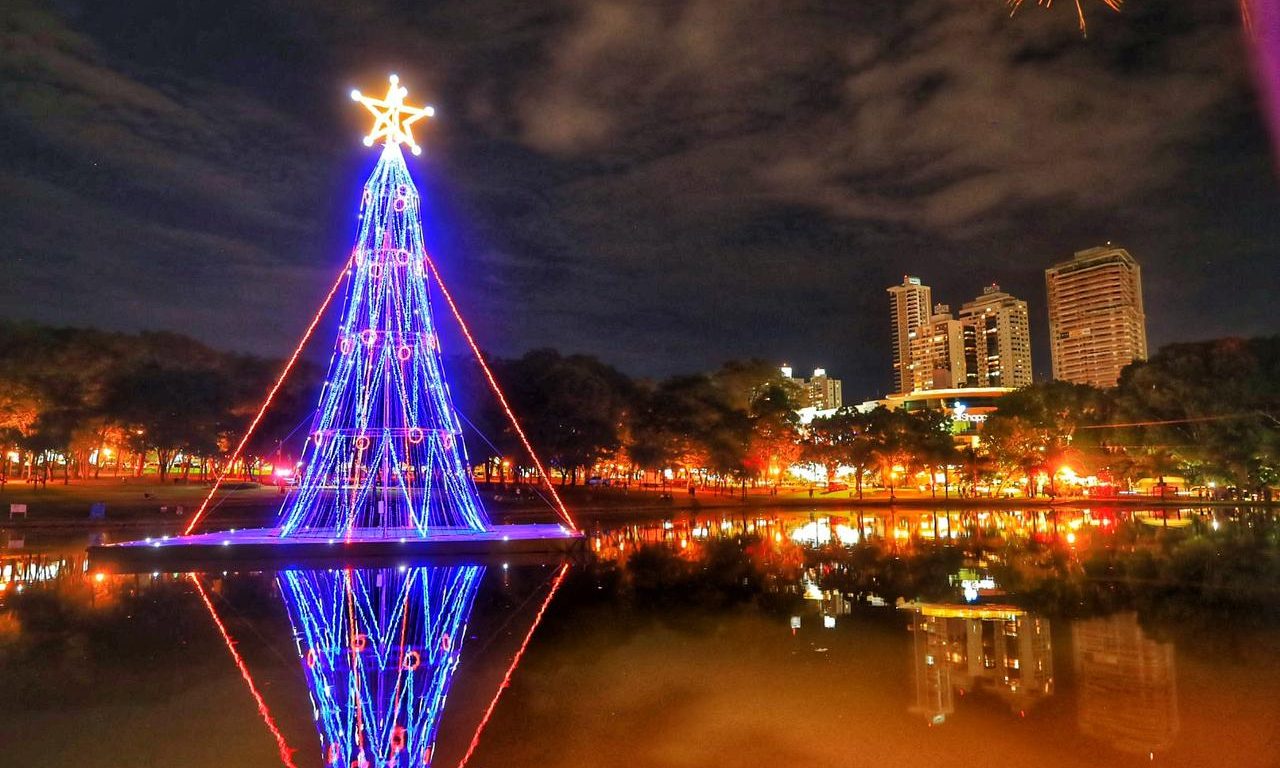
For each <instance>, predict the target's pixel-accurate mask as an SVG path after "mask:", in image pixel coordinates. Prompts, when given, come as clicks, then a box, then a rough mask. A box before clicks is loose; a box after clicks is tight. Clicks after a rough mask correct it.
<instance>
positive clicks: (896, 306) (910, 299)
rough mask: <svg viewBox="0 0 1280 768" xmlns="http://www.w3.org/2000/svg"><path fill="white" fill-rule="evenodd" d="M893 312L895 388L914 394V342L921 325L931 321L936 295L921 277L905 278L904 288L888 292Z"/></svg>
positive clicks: (898, 287)
mask: <svg viewBox="0 0 1280 768" xmlns="http://www.w3.org/2000/svg"><path fill="white" fill-rule="evenodd" d="M888 291H889V309H890V312H891V319H892V325H893V386H894V387H895V389H894V391H895V392H900V393H901V392H910V391H911V390H912V388H913V386H914V381H913V376H912V373H911V342H912V340H913V339H915V337H916V331H917V330H918V329H919V328H920V326H922V325H924V324H925V323H927V322H929V310H930V308H931V307H932V306H933V292H932V291H931V290H930V288H929V286H927V285H922V284H921V283H920V278H918V277H912V276H910V275H904V276H903V278H902V285H895V286H893V287H891V288H889V289H888Z"/></svg>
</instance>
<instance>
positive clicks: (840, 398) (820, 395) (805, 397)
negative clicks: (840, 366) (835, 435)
mask: <svg viewBox="0 0 1280 768" xmlns="http://www.w3.org/2000/svg"><path fill="white" fill-rule="evenodd" d="M781 371H782V379H783V381H784V382H786V383H787V384H788V385H790V386H791V387H793V390H792V391H793V392H795V393H796V395H797V400H798V401H799V402H798V405H799V406H800V409H801V410H803V409H806V408H809V409H814V410H817V411H834V410H837V409H838V408H840V406H842V405H844V392H843V389H844V384H843V382H842V381H841V380H840V379H833V378H831V377H830V376H828V375H827V369H825V368H814V369H813V378H811V379H808V380H805V379H801V378H797V377H796V376H795V375H794V373H795V371H794V369H793V368H792V367H791V366H790V365H783V366H782V368H781Z"/></svg>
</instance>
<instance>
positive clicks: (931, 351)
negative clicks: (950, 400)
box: [900, 304, 968, 392]
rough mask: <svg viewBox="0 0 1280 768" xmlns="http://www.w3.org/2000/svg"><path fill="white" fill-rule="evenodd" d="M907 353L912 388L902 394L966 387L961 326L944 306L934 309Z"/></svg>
mask: <svg viewBox="0 0 1280 768" xmlns="http://www.w3.org/2000/svg"><path fill="white" fill-rule="evenodd" d="M908 350H909V352H910V356H911V362H910V364H909V365H908V369H909V370H910V372H911V382H910V383H911V386H910V387H909V388H908V389H904V390H900V391H901V392H918V391H920V390H924V389H951V388H953V387H963V386H967V385H968V375H967V371H968V367H967V366H966V364H965V330H964V324H963V323H961V322H960V321H959V320H957V319H955V318H954V317H952V315H951V308H950V307H948V306H947V305H946V304H939V305H937V306H936V307H934V308H933V314H931V315H930V316H929V319H928V321H926V322H925V323H922V324H921V325H920V326H919V327H917V328H916V331H915V333H914V336H913V338H912V339H911V343H910V345H909V346H908Z"/></svg>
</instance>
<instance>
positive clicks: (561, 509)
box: [422, 253, 578, 531]
mask: <svg viewBox="0 0 1280 768" xmlns="http://www.w3.org/2000/svg"><path fill="white" fill-rule="evenodd" d="M422 257H423V258H424V259H426V262H427V268H428V270H429V271H430V272H431V276H432V278H434V279H435V282H436V285H437V286H439V288H440V294H441V295H442V296H444V300H445V303H447V304H448V305H449V311H450V312H452V313H453V318H454V319H455V320H457V321H458V328H460V329H461V330H462V335H463V336H464V337H465V338H466V340H467V344H468V345H469V346H470V347H471V352H472V354H474V355H475V356H476V360H477V361H478V362H479V363H480V369H481V370H482V371H484V377H485V379H487V380H488V382H489V388H490V389H492V390H493V394H494V396H495V397H497V398H498V404H499V405H501V406H502V410H503V411H504V412H505V413H506V415H507V419H508V420H509V421H510V422H511V426H512V427H514V428H515V431H516V435H517V436H519V438H520V443H521V444H522V445H523V446H524V449H525V450H526V451H528V452H529V458H530V459H532V460H533V466H534V467H536V468H537V470H538V476H539V477H541V478H542V480H543V482H545V483H546V484H547V490H548V491H550V492H551V498H552V499H554V500H555V503H556V507H557V512H558V513H559V514H560V517H562V518H564V521H565V522H566V523H568V524H569V529H570V530H573V531H577V530H578V524H577V523H575V522H573V517H571V516H570V515H569V510H568V509H567V508H566V507H565V505H564V502H563V501H561V500H560V494H559V493H556V487H555V484H554V483H552V482H551V476H550V475H548V474H547V470H546V468H544V467H543V466H542V462H541V461H539V460H538V454H537V453H535V452H534V450H533V445H532V444H531V443H530V442H529V438H528V437H526V436H525V434H524V430H523V429H521V428H520V422H519V420H518V419H516V414H515V412H514V411H512V410H511V406H510V405H509V404H508V403H507V398H506V396H505V395H503V394H502V387H500V386H498V380H497V379H496V378H494V375H493V371H491V370H489V364H488V363H486V362H485V361H484V355H482V354H480V346H479V345H478V344H476V340H475V339H474V338H473V337H472V336H471V330H470V328H468V327H467V322H466V321H465V320H463V319H462V313H461V312H459V311H458V305H457V304H455V303H454V301H453V296H452V295H451V294H450V293H449V289H448V288H446V287H445V284H444V280H443V279H442V278H441V277H440V270H438V269H436V265H435V262H433V261H432V260H431V257H430V256H429V255H427V254H425V253H424V254H423V256H422Z"/></svg>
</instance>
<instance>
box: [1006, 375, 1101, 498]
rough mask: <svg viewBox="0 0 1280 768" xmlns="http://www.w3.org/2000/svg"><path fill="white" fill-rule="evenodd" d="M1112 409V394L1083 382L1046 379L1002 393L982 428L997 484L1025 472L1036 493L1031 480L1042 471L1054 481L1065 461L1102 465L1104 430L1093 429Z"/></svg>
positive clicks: (1083, 464)
mask: <svg viewBox="0 0 1280 768" xmlns="http://www.w3.org/2000/svg"><path fill="white" fill-rule="evenodd" d="M1111 410H1112V408H1111V400H1110V397H1109V396H1108V395H1107V394H1106V393H1105V392H1103V391H1102V390H1099V389H1097V388H1096V387H1091V386H1088V385H1087V384H1071V383H1069V382H1065V381H1049V382H1043V383H1040V384H1033V385H1031V386H1029V387H1023V388H1022V389H1019V390H1017V391H1016V392H1011V393H1009V394H1007V395H1005V396H1004V397H1002V398H1001V399H1000V403H999V407H997V409H996V412H995V413H994V414H992V415H991V418H989V419H987V421H986V424H984V425H983V430H982V443H983V445H984V447H985V448H986V450H987V452H988V454H989V455H990V456H991V458H992V460H993V462H994V463H995V465H996V471H997V474H996V483H997V486H1003V485H1004V483H1006V482H1008V480H1009V479H1010V478H1012V477H1013V476H1015V475H1017V474H1025V475H1026V476H1027V477H1028V493H1029V494H1030V495H1034V487H1035V484H1034V482H1033V480H1034V477H1035V475H1036V474H1038V473H1040V472H1043V473H1044V474H1045V475H1047V476H1048V477H1049V478H1050V479H1051V481H1052V478H1053V477H1054V476H1055V475H1056V474H1057V472H1058V470H1059V469H1060V468H1061V467H1062V466H1063V465H1064V463H1065V462H1068V461H1072V462H1075V463H1077V464H1080V465H1082V466H1087V465H1096V464H1100V463H1104V462H1105V461H1106V456H1105V445H1104V439H1105V437H1106V434H1105V433H1104V432H1103V431H1101V430H1099V429H1097V427H1100V426H1102V425H1104V424H1105V422H1106V420H1107V418H1108V416H1109V414H1110V412H1111Z"/></svg>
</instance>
